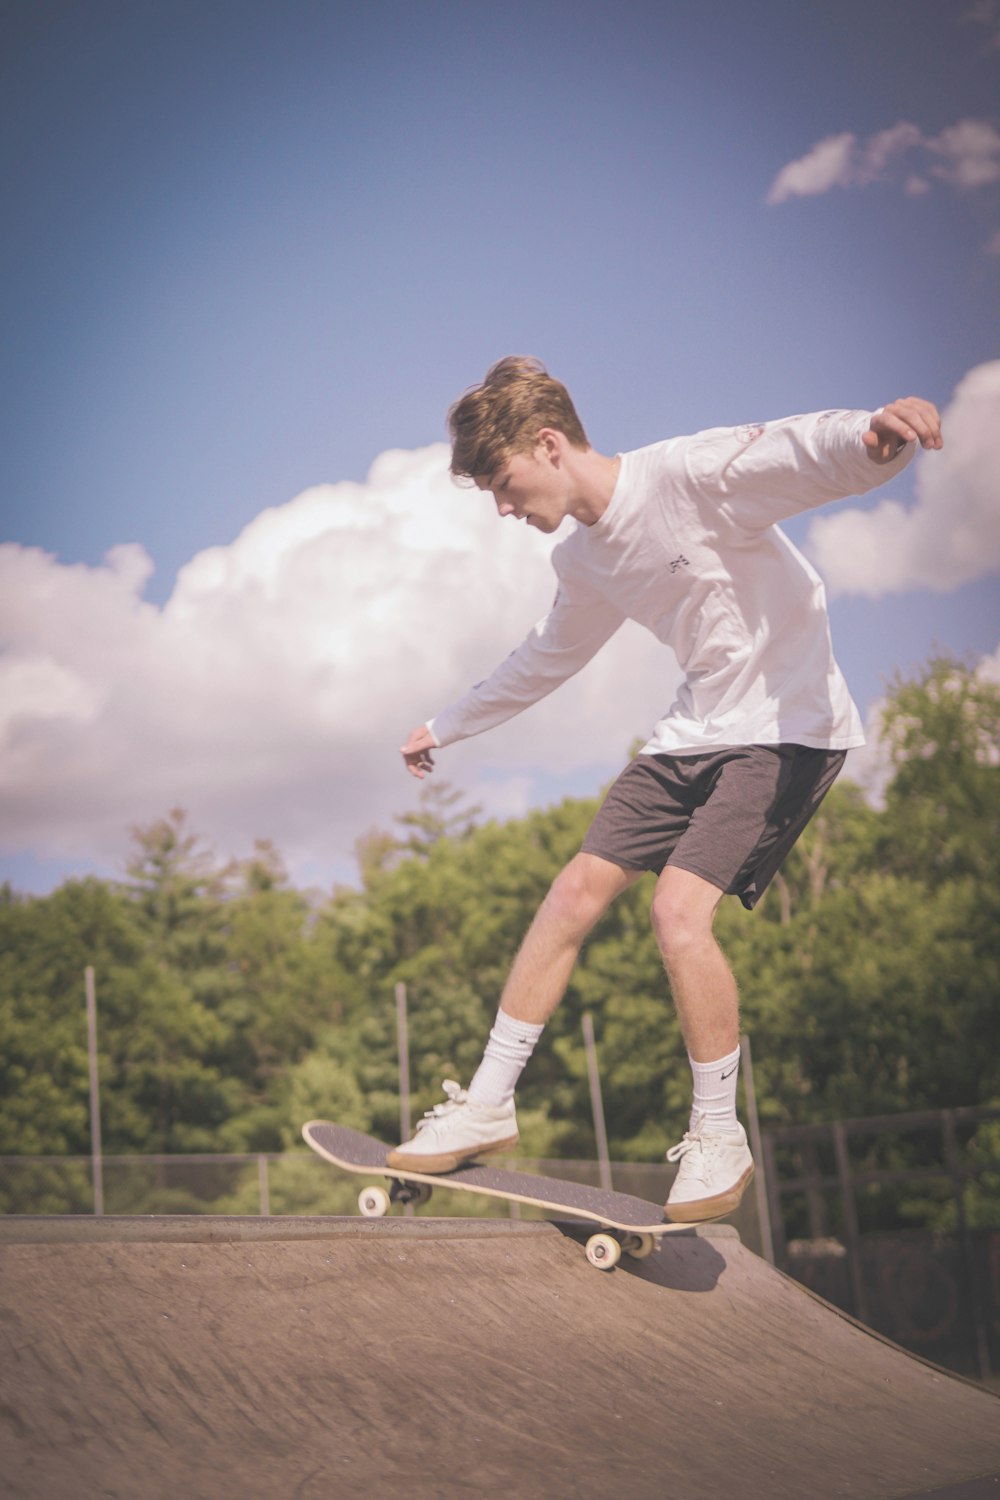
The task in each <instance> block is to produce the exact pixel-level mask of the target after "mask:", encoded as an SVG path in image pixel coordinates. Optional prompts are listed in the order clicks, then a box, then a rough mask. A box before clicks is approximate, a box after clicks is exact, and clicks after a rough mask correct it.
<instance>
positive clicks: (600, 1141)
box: [583, 1011, 611, 1192]
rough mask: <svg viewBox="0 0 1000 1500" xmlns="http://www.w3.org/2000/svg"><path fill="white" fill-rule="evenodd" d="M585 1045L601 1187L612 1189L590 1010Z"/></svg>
mask: <svg viewBox="0 0 1000 1500" xmlns="http://www.w3.org/2000/svg"><path fill="white" fill-rule="evenodd" d="M583 1045H584V1047H585V1049H586V1052H587V1074H588V1076H589V1078H590V1107H591V1109H592V1110H593V1113H594V1134H595V1135H596V1136H597V1161H598V1165H599V1167H600V1172H601V1187H602V1188H604V1189H605V1191H608V1192H610V1190H611V1162H610V1161H609V1159H608V1132H607V1130H606V1129H605V1125H604V1100H603V1099H602V1098H601V1075H600V1073H599V1072H598V1070H597V1048H596V1046H595V1045H594V1018H593V1016H592V1015H591V1014H590V1012H589V1011H585V1012H584V1016H583Z"/></svg>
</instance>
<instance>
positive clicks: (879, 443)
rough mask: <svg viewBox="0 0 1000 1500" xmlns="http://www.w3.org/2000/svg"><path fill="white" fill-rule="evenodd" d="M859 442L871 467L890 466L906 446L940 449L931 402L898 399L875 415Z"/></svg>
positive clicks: (935, 412) (916, 398)
mask: <svg viewBox="0 0 1000 1500" xmlns="http://www.w3.org/2000/svg"><path fill="white" fill-rule="evenodd" d="M861 441H862V442H863V443H864V445H865V449H866V450H867V454H868V457H869V458H870V459H871V461H872V463H875V464H888V463H891V462H892V460H893V459H894V458H895V457H896V456H897V455H898V454H899V452H900V451H901V449H902V448H904V447H905V446H906V444H907V443H914V442H916V443H919V444H920V446H921V448H943V447H944V439H943V438H942V436H941V418H940V416H939V414H938V409H937V407H936V406H935V405H934V403H933V402H932V401H924V400H922V399H921V398H920V397H919V396H902V397H900V399H899V400H898V401H890V402H889V405H888V406H883V408H882V410H881V411H878V412H876V413H875V415H874V416H873V417H872V420H871V425H870V427H869V428H868V431H867V432H865V433H863V434H862V437H861Z"/></svg>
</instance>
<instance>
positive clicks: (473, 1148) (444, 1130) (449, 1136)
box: [385, 1078, 517, 1172]
mask: <svg viewBox="0 0 1000 1500" xmlns="http://www.w3.org/2000/svg"><path fill="white" fill-rule="evenodd" d="M444 1091H445V1093H446V1094H447V1095H448V1099H447V1102H446V1103H445V1104H435V1106H434V1108H433V1109H431V1110H428V1112H427V1113H426V1114H425V1115H424V1118H423V1119H422V1120H421V1121H420V1123H419V1124H418V1125H417V1131H416V1134H415V1135H414V1137H413V1139H412V1140H410V1141H406V1142H404V1144H403V1145H402V1146H397V1147H396V1149H395V1151H390V1152H389V1154H388V1156H387V1157H386V1159H385V1161H386V1166H388V1167H402V1168H404V1169H405V1168H406V1167H411V1168H412V1169H413V1171H415V1172H453V1171H454V1170H455V1168H456V1167H460V1166H461V1165H462V1163H463V1162H466V1161H471V1160H472V1158H473V1157H475V1156H485V1155H487V1153H488V1152H490V1151H506V1150H508V1149H509V1148H511V1147H514V1146H516V1145H517V1120H516V1118H515V1115H514V1101H513V1099H512V1100H511V1101H510V1103H509V1104H502V1105H501V1106H500V1107H499V1108H498V1109H491V1108H490V1107H489V1106H488V1105H485V1104H476V1103H474V1102H473V1101H472V1100H471V1099H470V1098H469V1096H468V1094H467V1093H466V1091H465V1089H463V1088H460V1087H459V1085H458V1084H457V1083H454V1082H453V1081H452V1079H450V1078H448V1079H446V1080H445V1083H444Z"/></svg>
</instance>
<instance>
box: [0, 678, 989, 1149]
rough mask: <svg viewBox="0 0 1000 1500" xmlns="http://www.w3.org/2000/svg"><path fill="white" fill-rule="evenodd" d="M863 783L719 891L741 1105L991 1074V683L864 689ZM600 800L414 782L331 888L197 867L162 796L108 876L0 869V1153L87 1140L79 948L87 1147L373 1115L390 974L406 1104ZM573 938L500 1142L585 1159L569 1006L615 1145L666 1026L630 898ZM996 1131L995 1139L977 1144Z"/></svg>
mask: <svg viewBox="0 0 1000 1500" xmlns="http://www.w3.org/2000/svg"><path fill="white" fill-rule="evenodd" d="M883 740H884V745H885V748H886V751H887V754H888V757H889V760H890V764H891V779H890V780H889V783H888V786H887V789H886V791H885V796H884V802H883V803H882V805H880V806H878V807H874V806H872V805H870V803H869V801H868V800H866V797H865V795H864V794H863V793H862V791H861V789H860V788H858V787H857V786H855V785H853V784H852V783H851V782H850V781H848V780H845V779H841V781H840V782H839V783H838V784H837V785H836V786H835V787H834V789H833V791H832V792H831V793H830V795H829V797H828V798H827V800H826V801H825V802H824V804H823V806H822V808H821V809H820V812H819V814H818V815H817V817H816V818H815V819H814V820H813V822H812V824H811V825H810V827H809V828H808V830H807V832H806V834H805V835H804V836H803V838H802V840H801V841H800V843H799V844H798V846H797V847H796V849H795V850H794V851H793V853H792V855H791V856H790V858H789V860H788V861H787V863H786V865H785V867H784V869H783V871H782V872H781V874H780V875H779V876H778V878H777V879H776V881H775V882H774V884H773V886H772V887H771V889H770V890H769V892H768V894H767V895H766V897H765V898H764V900H763V902H762V903H761V905H760V906H759V907H758V909H757V910H756V911H755V912H754V913H747V912H745V911H744V910H743V909H742V907H741V906H740V905H739V903H738V902H736V901H726V902H723V904H722V907H721V909H720V914H719V918H718V924H717V931H718V935H719V938H720V941H721V943H722V945H723V947H724V948H725V950H726V952H727V954H728V955H729V957H730V959H731V961H732V963H733V966H734V968H735V971H736V973H737V975H738V977H739V979H740V984H741V1003H742V1016H743V1029H744V1030H745V1032H746V1033H747V1034H748V1035H749V1036H750V1038H751V1041H752V1046H753V1055H754V1062H755V1078H756V1087H757V1094H758V1103H759V1108H760V1114H761V1119H762V1123H763V1124H764V1125H765V1126H766V1125H767V1124H769V1123H773V1124H797V1123H803V1124H804V1123H811V1122H816V1121H823V1120H830V1119H836V1118H845V1117H852V1116H859V1115H872V1114H890V1113H894V1112H899V1111H913V1110H919V1109H937V1108H944V1107H950V1106H955V1105H975V1104H991V1103H992V1104H996V1103H998V1102H1000V1049H998V1048H997V1045H996V1037H997V1019H998V1016H997V1011H998V1004H997V1002H998V996H1000V983H998V977H1000V976H998V964H1000V952H998V943H997V935H998V922H997V916H998V906H1000V878H998V877H1000V868H998V866H1000V797H998V789H1000V686H998V685H997V684H995V683H993V682H991V681H989V680H987V679H986V678H984V677H983V676H981V675H979V674H977V673H976V672H974V671H973V670H972V669H971V668H970V667H969V666H968V665H966V664H964V663H961V662H958V661H955V660H953V659H951V658H946V657H940V658H935V659H934V660H932V661H930V662H929V663H927V664H926V665H925V667H924V668H923V669H922V670H921V671H920V672H919V673H918V674H916V675H915V676H914V677H913V678H911V679H903V678H901V677H897V679H896V680H895V681H894V683H893V684H892V686H891V689H890V692H889V694H888V699H887V704H886V709H885V714H884V722H883ZM595 807H596V799H595V800H589V799H566V800H565V801H563V802H561V803H560V804H558V805H557V806H553V807H549V808H547V809H545V810H542V811H535V812H531V813H529V814H528V815H527V816H525V817H522V818H517V819H512V820H510V821H507V822H503V823H499V822H494V821H486V822H483V821H481V820H480V818H479V815H478V810H477V809H475V808H469V807H466V806H464V804H463V802H462V799H461V797H460V795H459V794H458V793H457V792H454V791H452V790H451V789H449V788H448V787H447V785H446V784H444V785H442V784H441V783H440V782H439V783H437V785H433V784H429V785H428V789H427V791H426V792H425V793H424V794H423V797H422V801H421V804H420V807H419V809H418V810H417V811H416V812H413V813H410V814H407V815H404V816H403V817H401V818H400V819H398V820H397V823H398V827H397V829H396V830H395V831H392V832H390V831H386V830H373V831H372V832H370V833H369V834H367V835H366V836H365V837H364V838H363V839H362V840H361V841H360V842H359V846H358V850H357V853H358V866H359V872H360V879H359V884H358V886H357V887H350V888H346V887H338V888H336V889H334V890H333V891H332V892H331V893H329V894H327V895H324V896H323V897H322V898H317V897H316V896H315V895H310V894H309V893H306V892H302V891H299V890H297V889H296V888H295V887H294V886H293V884H292V883H291V882H290V880H289V879H288V876H287V874H286V872H285V870H284V867H283V864H282V860H281V856H280V854H279V852H278V850H277V849H275V848H274V847H273V845H271V844H268V843H258V844H257V845H256V847H255V850H254V854H253V856H252V857H251V858H250V859H248V860H244V861H241V862H237V863H230V864H226V865H222V864H221V863H220V862H219V861H218V860H216V859H215V857H214V856H213V854H212V852H211V851H210V850H209V849H208V848H207V847H206V846H205V844H204V842H203V841H202V840H201V839H200V838H199V837H198V835H197V833H196V832H195V831H193V830H192V829H190V828H189V826H188V822H187V819H186V818H185V816H184V814H183V813H182V812H180V811H175V812H172V813H170V814H169V815H168V816H166V817H164V818H162V819H160V820H158V821H157V822H155V823H153V824H152V825H150V826H148V827H144V828H139V829H136V830H135V831H134V834H133V848H132V855H131V858H130V860H129V862H128V866H127V870H126V872H125V877H124V879H122V880H120V881H112V880H102V879H97V878H86V879H81V880H69V881H67V882H66V883H65V884H63V885H62V886H60V887H59V888H58V889H57V890H55V891H53V892H52V893H51V894H50V895H47V896H41V897H38V896H25V895H21V894H18V893H17V892H15V891H13V890H12V889H11V888H10V886H9V885H8V886H5V887H3V889H2V890H0V1154H24V1153H28V1154H30V1153H46V1154H62V1153H66V1154H86V1153H87V1152H88V1151H89V1149H90V1135H89V1120H88V1081H87V1080H88V1074H87V1056H86V1029H85V1018H84V1005H83V979H82V976H83V970H84V968H85V966H86V965H88V964H89V965H93V967H94V969H95V971H96V974H97V979H98V998H99V1016H100V1025H99V1052H100V1058H99V1063H100V1077H101V1102H102V1120H103V1135H104V1149H105V1151H106V1152H108V1153H109V1154H114V1153H121V1154H126V1153H174V1152H201V1151H206V1152H219V1151H248V1152H264V1151H277V1150H281V1149H284V1148H288V1147H292V1146H297V1145H298V1144H299V1128H300V1125H301V1123H302V1121H303V1120H305V1119H307V1118H310V1117H312V1116H316V1115H321V1116H325V1117H328V1118H334V1119H337V1120H339V1121H341V1122H343V1123H346V1124H350V1125H354V1126H356V1127H358V1128H361V1129H365V1130H371V1131H373V1132H374V1133H376V1134H379V1135H381V1136H383V1137H385V1138H388V1139H392V1138H394V1137H395V1136H396V1134H397V1133H398V1121H399V1096H398V1062H397V1055H396V1031H395V1005H394V998H393V991H394V986H395V985H396V983H397V982H399V981H403V982H404V983H405V984H406V987H407V994H408V999H409V1018H410V1049H411V1072H412V1088H413V1094H414V1107H415V1109H426V1108H430V1106H431V1105H432V1104H433V1103H434V1102H436V1100H437V1099H438V1098H439V1097H440V1083H441V1080H442V1079H443V1078H445V1077H453V1078H458V1079H460V1080H462V1081H468V1079H469V1077H470V1076H471V1073H472V1071H473V1070H474V1068H475V1066H476V1064H477V1062H478V1060H479V1057H480V1055H481V1051H482V1046H483V1041H484V1039H485V1036H486V1032H487V1029H488V1027H489V1025H490V1022H491V1020H492V1016H493V1014H494V1011H495V1008H496V1005H497V1001H498V998H499V995H500V991H501V988H502V985H503V980H504V977H505V974H506V971H507V968H508V967H509V964H510V962H511V959H512V958H513V956H514V952H515V950H516V946H517V944H518V943H519V941H520V939H521V937H522V936H523V933H524V931H525V929H526V927H527V925H528V923H529V922H530V920H531V917H532V915H533V913H534V911H535V909H536V907H537V906H538V904H539V902H540V901H541V899H542V897H543V896H544V894H545V891H546V890H547V888H548V885H549V883H550V882H551V880H552V879H553V877H554V876H555V874H556V873H557V872H558V870H559V868H560V867H561V866H562V864H563V863H564V862H565V861H566V860H567V859H568V858H570V857H571V856H572V854H573V853H574V852H575V851H576V850H577V848H578V847H579V844H580V841H581V839H582V837H583V834H584V832H585V830H586V827H587V825H588V823H589V820H590V818H591V816H592V815H593V812H594V810H595ZM651 893H652V890H651V877H650V878H648V879H646V880H644V881H642V882H640V883H639V884H638V885H637V886H635V887H634V888H632V889H631V890H630V891H628V892H627V893H626V894H625V895H624V896H623V897H622V898H620V900H619V901H618V902H617V903H616V904H615V905H614V906H613V907H612V909H611V910H610V912H609V913H608V914H607V916H606V917H605V918H604V920H603V921H602V922H601V924H600V925H599V926H598V927H597V928H596V929H595V931H594V933H593V934H592V936H591V938H590V939H589V941H588V943H587V944H586V946H585V948H584V952H583V954H582V957H581V960H580V963H579V965H578V967H577V970H576V972H575V974H574V977H573V980H572V982H571V985H570V988H569V992H568V994H567V996H566V999H565V1002H564V1003H563V1005H562V1006H561V1007H560V1009H559V1010H558V1011H557V1013H556V1015H555V1017H554V1019H553V1021H552V1023H551V1025H550V1027H549V1028H548V1030H547V1032H546V1036H545V1038H544V1040H543V1043H542V1046H541V1047H540V1048H539V1049H538V1051H537V1052H536V1054H535V1057H534V1058H533V1060H532V1063H531V1065H530V1067H529V1069H528V1070H527V1072H526V1074H525V1076H524V1079H523V1080H522V1086H521V1089H520V1091H519V1098H518V1102H519V1109H518V1114H519V1122H520V1125H521V1132H522V1149H523V1151H524V1154H525V1155H528V1156H536V1157H591V1156H593V1154H594V1136H593V1126H592V1120H591V1113H590V1105H589V1093H588V1082H587V1070H586V1059H585V1055H584V1050H583V1044H582V1036H581V1017H582V1014H583V1012H584V1011H589V1012H590V1013H591V1014H592V1016H593V1018H594V1023H595V1030H596V1034H597V1040H598V1048H599V1055H600V1064H601V1077H602V1088H603V1094H604V1104H605V1111H606V1115H607V1122H608V1133H609V1144H610V1150H611V1154H612V1156H613V1158H615V1159H618V1160H621V1161H641V1160H651V1161H655V1160H658V1159H660V1158H661V1157H662V1153H663V1151H664V1148H665V1146H666V1145H668V1144H671V1143H672V1142H673V1141H674V1140H676V1139H678V1138H679V1135H680V1134H681V1133H682V1131H683V1129H684V1126H685V1122H686V1117H687V1111H688V1104H689V1074H688V1069H687V1065H686V1059H685V1054H684V1047H683V1043H682V1040H681V1036H680V1031H679V1027H678V1024H677V1020H676V1016H675V1014H674V1010H673V1007H672V1006H671V1004H670V1000H669V989H668V985H667V981H666V978H665V975H664V973H663V968H662V964H661V961H660V958H659V954H658V952H657V949H656V945H655V943H654V941H653V938H652V935H651V932H650V927H649V920H648V908H649V901H650V897H651ZM997 1144H998V1143H997V1142H996V1141H995V1140H994V1141H993V1142H992V1147H991V1149H993V1148H995V1147H996V1146H997Z"/></svg>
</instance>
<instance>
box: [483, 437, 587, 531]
mask: <svg viewBox="0 0 1000 1500" xmlns="http://www.w3.org/2000/svg"><path fill="white" fill-rule="evenodd" d="M476 484H477V485H478V487H479V488H480V489H481V490H492V492H493V498H494V500H495V501H496V507H497V511H498V512H499V514H500V515H501V516H514V517H515V518H516V519H517V520H519V521H524V522H526V524H527V525H528V526H534V527H535V529H536V530H537V531H544V532H546V533H549V532H552V531H555V530H556V528H557V527H558V526H559V525H560V524H561V523H562V521H563V519H564V518H565V516H566V514H567V496H566V494H565V478H564V475H563V472H562V470H561V469H560V467H559V465H558V464H555V463H553V461H552V457H551V454H550V453H549V452H548V450H547V449H546V447H545V445H544V444H542V443H539V445H538V447H537V448H535V449H534V450H533V452H531V453H513V454H511V456H510V457H509V458H507V459H505V460H504V461H503V463H502V464H501V465H500V467H499V468H498V469H497V470H496V472H495V473H493V474H485V475H477V476H476Z"/></svg>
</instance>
